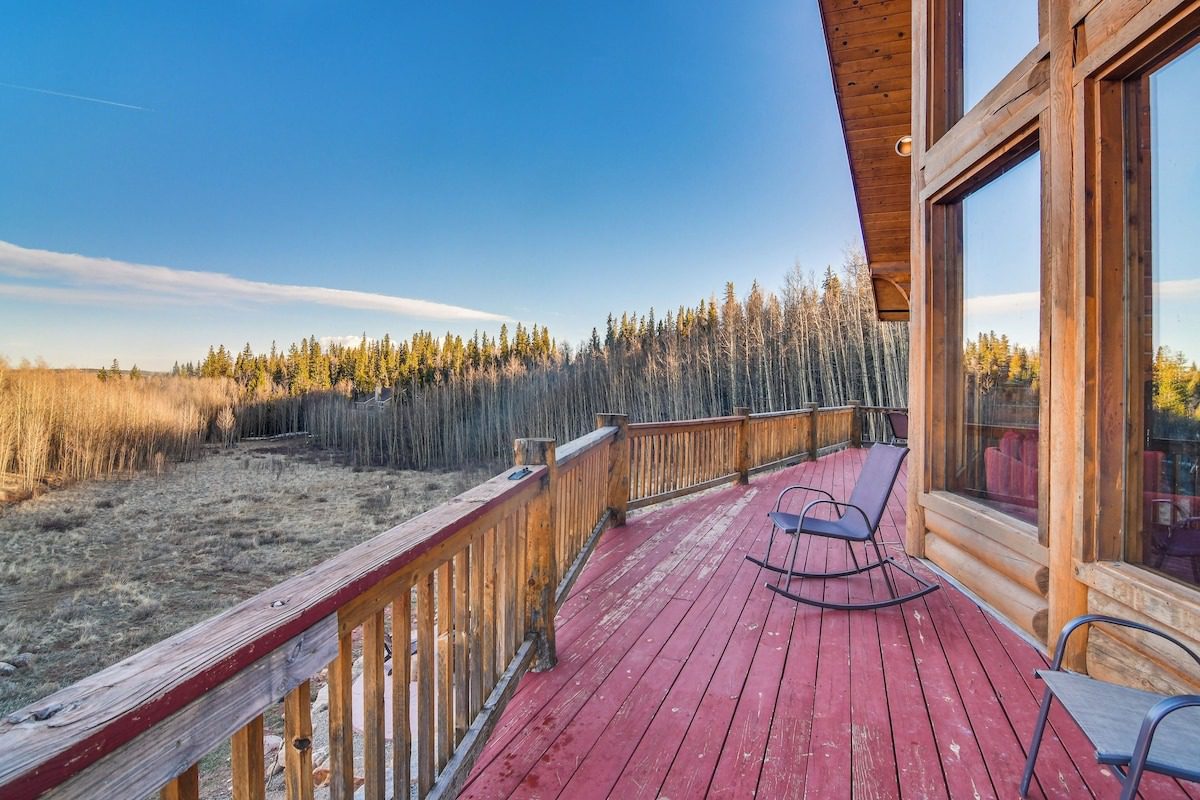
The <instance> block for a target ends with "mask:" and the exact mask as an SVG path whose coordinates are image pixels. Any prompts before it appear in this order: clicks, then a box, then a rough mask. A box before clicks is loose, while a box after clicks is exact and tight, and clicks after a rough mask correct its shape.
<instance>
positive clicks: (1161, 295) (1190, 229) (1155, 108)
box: [1130, 48, 1200, 584]
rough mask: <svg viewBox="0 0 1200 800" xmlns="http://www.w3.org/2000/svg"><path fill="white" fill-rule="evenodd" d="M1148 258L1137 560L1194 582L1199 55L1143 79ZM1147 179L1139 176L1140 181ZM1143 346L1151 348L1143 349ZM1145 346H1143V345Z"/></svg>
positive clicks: (1199, 447)
mask: <svg viewBox="0 0 1200 800" xmlns="http://www.w3.org/2000/svg"><path fill="white" fill-rule="evenodd" d="M1148 83H1149V90H1150V91H1149V99H1150V116H1149V125H1150V129H1149V132H1148V134H1149V135H1148V136H1147V135H1146V132H1145V131H1143V132H1142V138H1143V140H1145V139H1147V138H1148V140H1149V143H1150V153H1149V159H1150V168H1149V176H1150V178H1149V180H1150V201H1151V213H1150V253H1149V257H1148V258H1145V260H1144V264H1145V267H1144V268H1148V272H1149V275H1148V276H1145V275H1144V276H1143V277H1142V280H1141V282H1140V283H1141V286H1142V287H1143V291H1145V290H1146V289H1147V288H1148V289H1149V292H1148V293H1149V295H1150V297H1149V298H1148V299H1149V300H1150V303H1148V304H1147V303H1146V302H1145V299H1146V298H1145V297H1143V302H1142V304H1141V307H1140V309H1133V311H1134V312H1135V313H1134V319H1135V320H1136V319H1137V314H1136V312H1137V311H1139V310H1140V311H1141V312H1142V320H1141V327H1140V330H1139V329H1135V330H1137V331H1138V332H1139V333H1140V334H1141V335H1140V336H1139V337H1137V339H1135V342H1134V344H1135V345H1138V344H1140V345H1141V353H1140V359H1138V361H1140V363H1141V364H1142V370H1141V371H1142V375H1141V378H1140V381H1139V385H1140V387H1141V397H1142V398H1143V400H1142V402H1143V404H1144V419H1145V427H1146V435H1145V439H1144V442H1143V443H1144V450H1143V456H1142V470H1143V479H1142V491H1143V496H1142V503H1141V505H1142V526H1141V528H1142V530H1141V531H1140V534H1141V537H1140V541H1139V542H1136V543H1134V545H1133V547H1131V548H1130V550H1132V551H1133V552H1132V553H1131V555H1133V556H1134V558H1133V559H1132V560H1134V561H1140V562H1142V563H1145V564H1148V565H1149V566H1151V567H1153V568H1155V569H1158V570H1161V571H1162V572H1165V573H1167V574H1169V575H1171V576H1172V577H1175V578H1178V579H1180V580H1183V581H1188V582H1190V583H1195V584H1200V498H1197V488H1198V487H1197V472H1200V370H1198V369H1197V366H1196V359H1197V358H1200V325H1198V324H1197V312H1198V310H1200V261H1198V260H1197V256H1196V254H1197V253H1200V225H1197V216H1198V214H1200V156H1198V155H1197V150H1196V143H1195V133H1196V130H1197V125H1198V124H1200V90H1198V89H1197V87H1198V86H1200V48H1193V49H1192V50H1190V51H1188V52H1187V53H1185V54H1184V55H1182V56H1180V57H1179V58H1177V59H1175V60H1174V61H1172V62H1170V63H1168V64H1167V65H1166V66H1164V67H1162V68H1161V69H1159V70H1157V71H1155V72H1154V73H1152V74H1151V75H1150V78H1149V81H1148ZM1143 174H1144V173H1143ZM1147 340H1149V341H1147ZM1147 345H1148V346H1147Z"/></svg>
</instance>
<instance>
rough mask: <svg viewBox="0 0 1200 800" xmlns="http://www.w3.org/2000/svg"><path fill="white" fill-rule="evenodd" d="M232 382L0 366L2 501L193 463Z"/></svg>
mask: <svg viewBox="0 0 1200 800" xmlns="http://www.w3.org/2000/svg"><path fill="white" fill-rule="evenodd" d="M236 400H237V387H236V385H235V384H234V383H233V381H227V380H202V381H201V380H189V379H185V378H168V377H150V378H142V379H139V380H131V379H129V378H123V379H119V380H118V379H110V380H107V381H101V380H99V379H98V378H97V377H96V375H95V374H93V373H91V372H83V371H76V370H67V371H60V370H48V369H16V370H14V369H6V368H5V367H4V365H3V362H0V502H4V501H5V500H6V499H9V500H11V499H16V498H20V497H28V496H29V495H32V494H36V493H37V492H38V491H39V490H41V489H43V488H45V487H47V486H50V485H61V484H64V483H68V482H73V481H79V480H87V479H89V478H107V477H112V476H114V475H127V474H130V473H132V472H134V471H137V470H144V469H149V470H152V471H154V472H156V473H159V472H162V471H163V469H164V468H165V466H166V464H168V463H171V462H180V461H186V460H188V459H190V458H194V457H195V456H196V455H197V454H198V453H199V451H200V448H201V446H202V445H203V443H204V442H205V440H206V439H207V438H208V436H209V432H210V430H211V429H212V426H213V424H214V420H215V419H216V418H217V415H218V413H219V412H220V411H221V410H222V409H226V408H228V407H229V406H231V405H236Z"/></svg>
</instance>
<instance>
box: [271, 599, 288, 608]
mask: <svg viewBox="0 0 1200 800" xmlns="http://www.w3.org/2000/svg"><path fill="white" fill-rule="evenodd" d="M286 605H287V600H273V601H272V602H271V608H283V607H284V606H286Z"/></svg>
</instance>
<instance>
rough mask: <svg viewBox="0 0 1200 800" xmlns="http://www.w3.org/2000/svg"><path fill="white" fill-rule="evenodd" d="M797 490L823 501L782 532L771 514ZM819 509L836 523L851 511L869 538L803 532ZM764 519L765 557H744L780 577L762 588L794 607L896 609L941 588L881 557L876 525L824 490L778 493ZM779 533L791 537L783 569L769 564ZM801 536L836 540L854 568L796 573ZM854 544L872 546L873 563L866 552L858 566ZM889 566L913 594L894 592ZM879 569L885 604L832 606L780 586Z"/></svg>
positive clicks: (809, 507)
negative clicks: (767, 526)
mask: <svg viewBox="0 0 1200 800" xmlns="http://www.w3.org/2000/svg"><path fill="white" fill-rule="evenodd" d="M898 473H899V470H898V469H897V474H898ZM895 482H896V475H893V476H892V481H891V483H889V484H888V486H887V489H886V492H887V493H890V492H891V490H892V486H894V485H895ZM797 490H804V491H808V492H813V493H815V494H821V495H824V498H823V499H818V500H811V501H809V502H808V503H806V504H805V505H804V509H803V510H802V511H801V513H800V516H799V518H798V522H797V524H796V528H795V529H794V530H792V529H789V528H783V527H781V526H780V525H779V522H778V520H777V518H776V517H775V516H772V514H778V513H779V512H780V510H781V508H782V507H783V499H784V497H786V496H787V494H788V492H793V491H797ZM822 507H833V508H834V510H835V511H836V512H837V515H838V518H839V519H841V518H843V517H844V516H845V515H846V514H847V513H849V512H851V511H853V512H855V513H857V514H858V516H859V517H861V518H862V521H863V525H864V527H865V529H866V530H867V531H868V532H869V533H868V536H867V537H866V538H865V539H857V538H855V539H851V538H843V537H840V536H837V535H835V534H830V533H828V532H824V531H819V530H805V528H804V523H805V521H806V520H808V519H810V518H812V519H815V517H811V513H812V511H813V509H816V508H822ZM767 516H768V517H770V518H771V535H770V537H769V538H768V539H767V552H766V556H765V557H764V558H761V559H759V558H755V557H754V556H751V555H747V556H746V560H747V561H749V562H750V563H752V564H755V565H757V566H758V567H759V568H760V569H766V570H769V571H771V572H774V573H776V574H777V575H778V576H779V577H778V578H776V581H775V583H774V584H771V583H767V584H765V586H766V587H767V588H768V589H770V590H771V591H773V592H775V593H776V594H780V595H783V596H784V597H786V598H788V599H789V600H794V601H796V602H797V603H804V604H805V605H810V606H816V607H818V608H827V609H832V610H840V611H855V610H870V609H874V608H886V607H888V606H894V605H899V604H900V603H904V602H907V601H909V600H915V599H916V598H918V597H922V596H924V595H927V594H929V593H930V592H932V591H935V590H936V589H938V588H940V584H936V583H931V582H929V581H928V580H926V579H924V578H922V577H921V576H919V575H917V574H916V573H915V572H913V571H912V570H911V569H909V568H908V567H906V566H904V565H903V564H901V563H900V562H899V561H897V560H896V559H895V558H893V557H892V556H890V555H884V551H883V549H882V548H881V547H880V544H879V540H878V539H877V538H876V535H877V534H878V533H879V526H878V524H876V525H872V524H871V520H870V518H869V517H868V516H867V513H866V511H864V510H863V509H862V508H860V507H859V506H856V505H854V504H852V503H846V502H842V501H840V500H836V499H834V497H833V495H832V494H830V493H829V492H827V491H825V490H824V489H817V488H816V487H813V486H803V485H800V484H796V485H793V486H788V487H787V488H785V489H784V490H783V491H782V492H780V493H779V497H778V499H776V501H775V508H774V511H773V512H768V514H767ZM781 530H782V531H783V532H784V533H786V534H788V535H790V536H793V537H794V538H793V541H792V543H791V544H790V545H789V547H788V552H789V553H790V555H791V557H790V560H789V558H788V554H787V553H785V554H784V562H785V563H787V564H788V566H786V567H785V566H782V565H776V564H772V563H771V561H770V559H771V550H772V549H773V548H774V546H775V536H776V533H777V532H778V531H781ZM802 534H803V535H809V536H822V537H825V538H830V539H838V540H839V541H842V542H844V543H845V544H846V548H847V550H848V551H849V553H850V563H851V564H853V565H854V566H853V567H852V568H850V569H845V570H835V571H833V572H806V571H803V570H798V569H796V559H797V557H798V556H799V553H800V537H801V535H802ZM854 541H861V542H862V543H863V546H864V548H865V547H866V545H867V543H868V542H869V543H870V545H871V549H872V550H874V553H875V560H874V561H869V560H867V559H866V556H868V555H869V552H868V553H867V554H865V555H864V563H863V564H862V565H860V564H859V561H858V557H857V556H856V555H855V554H854V547H853V542H854ZM889 566H890V567H893V568H895V569H898V570H900V571H901V572H903V573H904V574H905V575H907V576H909V577H910V578H912V579H913V580H914V581H916V582H917V584H918V587H919V588H918V589H916V590H915V591H912V592H909V593H907V594H901V593H900V592H899V591H898V590H897V588H896V582H895V579H894V578H893V577H892V574H891V573H890V572H889V571H888V570H887V569H886V567H889ZM879 568H884V569H883V576H884V582H885V584H886V585H887V588H888V594H889V595H890V597H888V598H886V599H884V600H872V601H868V602H864V603H836V602H831V601H828V600H818V599H816V598H811V597H804V596H803V595H799V594H796V593H794V592H790V591H788V590H787V589H785V588H783V586H782V585H781V583H782V582H783V580H784V578H786V579H787V580H789V581H790V580H792V579H793V578H800V579H805V578H808V579H816V580H826V579H829V578H847V577H850V576H852V575H859V574H862V573H864V572H869V571H871V570H874V569H879Z"/></svg>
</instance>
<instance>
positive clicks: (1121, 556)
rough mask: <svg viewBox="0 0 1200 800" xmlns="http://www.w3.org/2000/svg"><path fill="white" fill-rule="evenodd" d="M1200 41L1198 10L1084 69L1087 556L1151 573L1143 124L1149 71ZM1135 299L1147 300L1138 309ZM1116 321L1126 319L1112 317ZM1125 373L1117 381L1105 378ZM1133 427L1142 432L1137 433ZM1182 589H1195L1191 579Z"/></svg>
mask: <svg viewBox="0 0 1200 800" xmlns="http://www.w3.org/2000/svg"><path fill="white" fill-rule="evenodd" d="M1197 46H1200V9H1198V10H1195V11H1192V12H1189V13H1186V14H1184V15H1182V16H1180V17H1178V18H1175V19H1173V20H1170V21H1169V24H1165V25H1164V26H1162V27H1160V28H1159V29H1157V30H1155V31H1152V32H1149V33H1147V34H1146V35H1145V36H1144V37H1141V38H1139V39H1138V41H1137V42H1136V44H1135V45H1134V46H1133V47H1130V48H1128V49H1127V50H1126V51H1125V52H1123V53H1121V54H1119V55H1118V56H1117V57H1115V58H1114V59H1112V60H1111V61H1110V62H1108V63H1107V64H1105V65H1103V66H1102V67H1100V68H1098V69H1096V70H1095V71H1094V72H1093V73H1092V74H1091V75H1089V76H1087V77H1086V78H1085V79H1084V81H1083V85H1082V94H1083V128H1084V159H1083V167H1084V176H1085V177H1084V180H1085V185H1087V186H1093V187H1095V191H1094V193H1093V194H1092V196H1091V197H1088V198H1085V202H1086V205H1085V215H1084V236H1083V243H1084V261H1085V277H1086V294H1087V298H1088V305H1087V315H1086V326H1087V330H1088V331H1089V332H1090V334H1089V335H1088V337H1087V339H1086V348H1087V352H1086V353H1085V358H1086V359H1087V363H1088V364H1090V365H1094V368H1089V369H1088V370H1087V372H1088V379H1087V387H1086V391H1085V395H1086V398H1087V400H1086V403H1087V407H1088V408H1087V410H1088V413H1087V414H1086V419H1087V425H1088V430H1087V435H1086V436H1085V443H1084V448H1085V464H1086V465H1087V471H1086V474H1085V482H1086V484H1087V485H1086V486H1085V496H1086V497H1087V505H1088V506H1089V508H1088V510H1089V511H1090V512H1091V513H1090V514H1089V515H1088V516H1089V517H1090V518H1089V519H1087V520H1085V529H1084V536H1083V548H1082V551H1083V552H1082V554H1081V555H1082V560H1083V561H1084V562H1091V561H1123V562H1126V563H1128V565H1129V566H1130V567H1131V568H1134V569H1138V570H1146V571H1147V572H1149V570H1148V569H1147V568H1145V567H1143V566H1142V564H1141V557H1140V556H1141V554H1140V553H1138V552H1137V551H1136V548H1137V544H1138V542H1137V541H1136V539H1137V537H1135V536H1131V535H1130V534H1131V533H1132V532H1133V531H1134V530H1135V529H1140V527H1141V525H1142V519H1143V516H1142V511H1143V509H1142V496H1143V494H1142V485H1143V476H1142V454H1143V450H1144V443H1143V442H1144V438H1145V437H1144V432H1145V419H1144V410H1145V408H1144V407H1145V398H1144V397H1142V396H1141V393H1142V386H1143V384H1142V382H1141V381H1140V380H1138V379H1137V378H1136V376H1137V375H1138V374H1139V373H1141V372H1142V371H1143V370H1144V369H1145V364H1144V362H1143V356H1142V355H1141V354H1140V352H1139V351H1140V349H1142V348H1141V347H1140V346H1139V344H1138V343H1137V339H1138V338H1139V337H1142V338H1144V337H1145V335H1146V329H1145V322H1144V319H1145V308H1144V303H1145V302H1146V300H1147V297H1146V289H1145V286H1144V285H1143V286H1139V283H1143V282H1144V281H1145V279H1146V278H1147V277H1148V276H1149V275H1151V274H1152V271H1151V270H1150V269H1149V267H1148V262H1149V258H1148V256H1149V253H1148V247H1149V243H1148V240H1149V235H1150V231H1149V229H1148V226H1149V224H1150V211H1151V193H1150V190H1149V182H1150V164H1151V162H1150V157H1149V153H1148V144H1147V136H1146V132H1145V130H1144V126H1145V125H1146V124H1147V122H1148V114H1147V112H1148V108H1149V106H1148V99H1147V98H1146V97H1145V95H1146V86H1147V79H1148V77H1149V75H1150V74H1151V73H1152V72H1154V71H1155V70H1157V69H1158V68H1160V67H1162V66H1164V65H1165V64H1167V63H1169V62H1170V61H1172V60H1173V59H1174V58H1176V57H1177V56H1179V55H1180V54H1182V53H1183V52H1185V51H1187V50H1190V49H1191V48H1193V47H1197ZM1135 299H1136V300H1140V302H1141V304H1142V307H1141V308H1138V307H1136V304H1135ZM1114 319H1119V320H1120V321H1121V324H1120V325H1115V324H1112V321H1113V320H1114ZM1103 375H1109V376H1112V375H1119V376H1120V380H1112V379H1107V380H1102V379H1101V377H1100V376H1103ZM1134 433H1137V435H1136V436H1135V435H1134ZM1178 585H1179V587H1180V588H1181V589H1187V590H1192V591H1195V590H1196V587H1192V586H1189V585H1188V584H1185V583H1179V584H1178Z"/></svg>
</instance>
